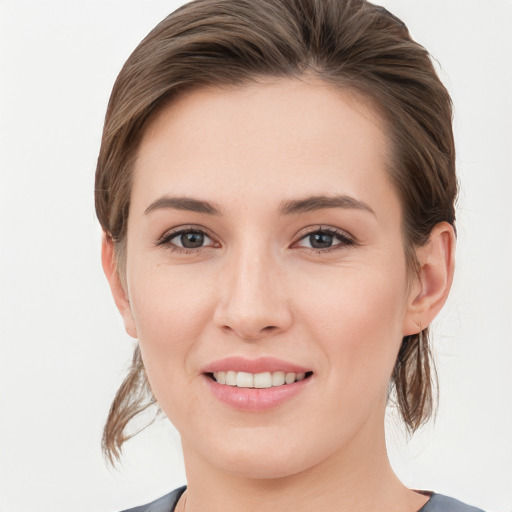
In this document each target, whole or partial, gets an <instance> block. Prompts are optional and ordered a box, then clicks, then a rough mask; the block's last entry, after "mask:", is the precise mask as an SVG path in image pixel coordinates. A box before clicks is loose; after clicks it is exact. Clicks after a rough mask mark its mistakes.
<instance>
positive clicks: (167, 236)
mask: <svg viewBox="0 0 512 512" xmlns="http://www.w3.org/2000/svg"><path fill="white" fill-rule="evenodd" d="M304 230H306V231H304ZM189 231H192V232H194V231H196V232H200V233H203V234H204V235H206V236H207V237H208V238H210V239H211V240H212V241H214V242H216V243H219V241H218V237H216V236H215V235H213V234H212V233H211V232H210V230H208V229H207V228H205V227H204V226H198V225H194V224H190V225H183V226H178V227H176V228H171V229H169V230H167V231H165V232H164V234H163V235H162V236H161V237H159V238H158V240H157V241H156V245H162V244H165V243H167V242H169V241H170V240H171V239H173V238H174V237H176V236H179V235H180V234H183V233H186V232H189ZM301 231H302V232H299V233H297V235H296V236H295V237H294V238H295V241H294V242H292V244H291V245H292V246H293V245H294V244H296V243H298V242H300V241H301V240H303V239H304V238H306V237H307V236H309V235H311V234H313V233H319V232H322V233H329V234H332V235H340V236H342V237H344V238H347V239H349V240H351V241H352V242H353V243H356V239H355V237H354V236H352V235H351V234H350V233H348V232H347V231H345V230H343V229H340V228H335V227H333V226H327V225H321V224H320V225H317V226H309V227H306V228H303V230H301Z"/></svg>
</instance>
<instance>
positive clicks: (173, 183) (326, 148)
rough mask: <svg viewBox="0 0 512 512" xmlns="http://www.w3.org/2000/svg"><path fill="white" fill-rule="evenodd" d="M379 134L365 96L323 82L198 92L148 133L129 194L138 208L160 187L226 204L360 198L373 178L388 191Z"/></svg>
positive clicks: (174, 105)
mask: <svg viewBox="0 0 512 512" xmlns="http://www.w3.org/2000/svg"><path fill="white" fill-rule="evenodd" d="M385 132H386V130H385V126H384V122H383V121H382V119H381V117H380V116H379V115H378V113H377V112H376V110H375V109H374V108H373V107H372V105H371V103H370V102H369V101H364V100H363V99H362V98H361V97H358V96H356V95H355V94H352V93H348V92H345V91H342V90H340V89H337V88H334V87H333V86H331V85H328V84H326V83H325V82H321V81H319V80H308V81H306V80H298V79H280V80H275V81H267V82H265V83H258V84H251V85H246V86H243V87H229V88H217V87H216V88H213V87H212V88H204V89H199V90H195V91H192V92H188V93H184V94H182V95H181V96H179V97H178V98H176V99H175V100H174V101H172V102H171V103H170V104H168V105H167V106H165V107H164V108H163V109H162V110H161V111H160V112H159V113H158V114H157V115H156V116H155V118H154V119H153V120H152V121H151V123H150V125H149V126H148V128H147V129H146V132H145V134H144V137H143V140H142V143H141V146H140V148H139V152H138V158H137V161H136V165H135V169H134V172H135V175H134V181H133V191H132V192H133V197H132V199H133V201H134V202H135V203H138V202H139V200H140V202H141V204H140V207H141V208H143V207H144V203H146V206H147V204H149V203H148V202H149V201H151V200H154V198H155V196H158V195H162V194H164V193H172V194H177V195H180V194H184V195H190V194H191V193H192V192H193V193H194V195H195V196H201V195H206V196H208V197H209V198H212V197H211V196H212V195H213V196H216V197H214V198H213V199H218V200H219V201H223V200H225V201H227V202H229V201H232V200H233V194H232V193H233V191H243V193H244V194H245V195H246V196H247V194H249V196H250V197H254V198H259V199H265V200H268V201H270V200H271V199H272V198H274V199H275V200H276V201H278V200H279V201H280V200H282V199H283V197H284V196H290V197H297V196H304V195H306V194H307V195H311V194H329V193H332V194H350V195H353V196H356V197H357V196H360V195H361V194H362V193H363V192H364V193H365V194H366V195H368V193H370V195H371V189H372V188H376V187H377V185H378V184H379V183H380V184H381V185H385V186H387V187H388V189H389V190H387V191H386V193H393V191H392V190H391V188H390V183H389V179H388V175H387V166H388V162H389V156H388V155H389V154H390V151H389V147H388V140H387V138H386V136H385ZM248 185H250V189H249V188H248ZM381 188H382V187H381ZM365 189H366V192H365ZM381 192H382V190H381ZM274 196H275V197H274ZM246 199H249V198H248V197H246ZM134 206H135V205H134Z"/></svg>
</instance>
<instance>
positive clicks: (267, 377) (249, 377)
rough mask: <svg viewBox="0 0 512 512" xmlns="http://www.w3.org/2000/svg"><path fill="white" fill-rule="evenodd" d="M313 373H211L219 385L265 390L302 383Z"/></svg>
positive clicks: (230, 371) (231, 371)
mask: <svg viewBox="0 0 512 512" xmlns="http://www.w3.org/2000/svg"><path fill="white" fill-rule="evenodd" d="M312 373H313V372H300V373H295V372H284V371H275V372H262V373H249V372H236V371H233V370H229V371H218V372H213V373H210V377H211V378H213V380H215V382H217V383H218V384H223V385H226V386H233V387H238V388H256V389H265V388H272V387H278V386H284V385H287V384H293V383H294V382H300V381H302V380H304V379H306V378H308V377H309V376H311V374H312Z"/></svg>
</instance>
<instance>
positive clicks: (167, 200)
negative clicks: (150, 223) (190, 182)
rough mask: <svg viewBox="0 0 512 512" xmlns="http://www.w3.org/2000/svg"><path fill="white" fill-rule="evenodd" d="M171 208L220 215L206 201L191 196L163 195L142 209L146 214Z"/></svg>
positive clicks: (217, 210)
mask: <svg viewBox="0 0 512 512" xmlns="http://www.w3.org/2000/svg"><path fill="white" fill-rule="evenodd" d="M167 208H173V209H175V210H186V211H189V212H197V213H205V214H207V215H217V216H218V215H221V213H220V209H219V208H218V207H216V206H214V205H213V204H212V203H209V202H207V201H201V200H199V199H193V198H191V197H170V196H163V197H160V198H159V199H156V200H155V201H153V202H152V203H151V204H150V205H149V206H148V207H147V208H146V210H145V211H144V213H145V214H146V215H147V214H148V213H150V212H152V211H154V210H160V209H167Z"/></svg>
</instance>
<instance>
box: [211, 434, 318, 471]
mask: <svg viewBox="0 0 512 512" xmlns="http://www.w3.org/2000/svg"><path fill="white" fill-rule="evenodd" d="M276 440H277V442H276ZM298 444H300V447H299V446H298ZM306 444H307V443H304V442H302V443H297V440H294V439H288V442H282V441H280V440H279V439H278V436H269V437H267V439H261V438H260V439H256V438H255V437H253V436H247V438H246V440H245V442H243V443H240V444H239V445H237V444H235V443H234V442H233V443H230V444H229V446H226V445H225V444H223V445H222V444H217V445H216V446H215V448H213V449H212V448H211V447H210V450H208V451H207V452H204V453H208V459H209V461H208V462H209V464H211V465H213V466H215V467H217V469H219V470H221V471H222V472H224V473H227V474H230V475H234V476H237V477H240V478H249V479H261V480H263V479H279V478H286V477H290V476H293V475H296V474H298V473H301V472H303V471H305V470H307V469H310V468H311V467H313V466H315V465H317V464H318V463H319V462H320V461H321V460H322V458H324V457H323V454H321V453H320V452H319V451H318V450H316V449H315V446H314V445H312V446H310V447H307V446H305V445H306ZM308 448H309V449H308ZM324 455H325V454H324Z"/></svg>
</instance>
